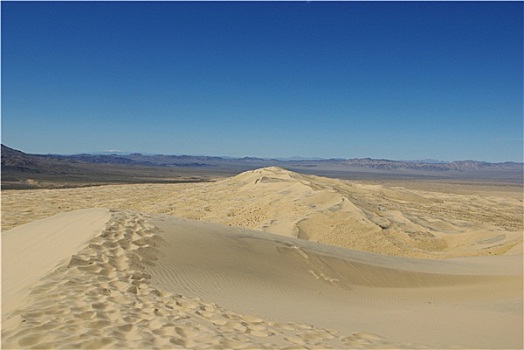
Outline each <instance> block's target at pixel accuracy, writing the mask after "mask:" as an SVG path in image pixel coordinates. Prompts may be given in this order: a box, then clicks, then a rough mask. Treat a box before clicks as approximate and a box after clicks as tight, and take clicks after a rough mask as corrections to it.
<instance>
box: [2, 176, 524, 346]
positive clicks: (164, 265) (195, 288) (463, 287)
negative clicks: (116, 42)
mask: <svg viewBox="0 0 524 350" xmlns="http://www.w3.org/2000/svg"><path fill="white" fill-rule="evenodd" d="M86 208H98V209H86ZM106 208H113V209H106ZM77 209H78V210H77ZM522 213H523V208H522V198H521V197H519V196H515V195H514V194H513V193H512V194H511V195H509V196H505V195H503V193H502V195H501V193H500V192H497V195H493V196H491V195H488V194H479V193H475V194H467V193H461V194H455V193H449V192H436V191H434V192H432V191H423V190H420V189H412V188H411V189H410V188H404V187H392V186H384V185H377V184H362V183H355V182H351V181H341V180H334V179H326V178H320V177H316V176H305V175H300V174H296V173H292V172H289V171H286V170H284V169H280V168H264V169H258V170H254V171H249V172H246V173H242V174H239V175H237V176H235V177H232V178H228V179H221V180H219V181H216V182H215V183H202V184H177V185H120V186H101V187H94V188H88V189H86V188H80V189H60V190H58V189H56V190H35V191H3V192H2V225H3V231H2V347H3V348H96V349H98V348H159V349H166V348H201V349H215V348H251V349H253V348H256V349H259V348H268V349H274V348H279V349H298V348H317V349H324V348H336V349H341V348H522V347H523V333H522V327H523V321H522V317H523V313H522V310H523V302H522V293H523V290H522V288H523V271H522V262H523V261H522V230H523V228H522ZM165 214H169V215H165ZM53 215H54V216H53ZM36 219H41V220H37V221H35V220H36ZM194 219H196V220H194ZM7 228H11V229H10V230H7V231H6V229H7ZM348 248H349V249H348ZM376 253H380V254H376ZM435 258H436V259H435Z"/></svg>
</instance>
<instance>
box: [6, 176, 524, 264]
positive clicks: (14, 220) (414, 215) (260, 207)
mask: <svg viewBox="0 0 524 350" xmlns="http://www.w3.org/2000/svg"><path fill="white" fill-rule="evenodd" d="M406 185H409V184H406ZM440 187H441V186H440ZM466 187H468V186H466ZM469 187H473V189H472V191H473V192H474V186H469ZM515 191H516V192H517V193H516V194H515V193H513V192H511V193H510V192H508V194H509V195H507V196H503V195H501V193H500V192H494V193H496V194H497V195H496V196H493V195H489V194H485V195H480V194H464V193H461V194H456V193H452V192H437V191H433V192H431V191H422V190H415V189H410V188H404V187H392V186H388V187H386V186H383V185H371V184H362V183H356V182H352V181H342V180H336V179H327V178H322V177H317V176H306V175H301V174H297V173H293V172H290V171H286V170H284V169H280V168H274V167H272V168H263V169H257V170H253V171H248V172H245V173H242V174H239V175H237V176H235V177H232V178H228V179H222V180H219V181H217V182H214V183H200V184H174V185H151V184H144V185H114V186H100V187H93V188H76V189H59V190H58V189H55V190H27V191H3V192H2V214H3V215H2V227H3V228H4V229H9V228H13V227H16V226H17V225H20V224H24V223H27V222H30V221H32V220H36V219H39V218H44V217H48V216H50V215H53V214H57V213H61V212H63V211H70V210H75V209H83V208H95V207H102V208H117V209H127V210H134V211H139V212H148V213H162V214H169V215H173V216H177V217H183V218H188V219H196V220H202V221H208V222H214V223H219V224H224V225H229V226H235V227H242V228H248V229H255V230H260V231H264V232H271V233H277V234H281V235H284V236H289V237H299V238H302V239H306V240H310V241H314V242H319V243H323V244H328V245H333V246H338V247H344V248H350V249H354V250H360V251H367V252H373V253H379V254H388V255H396V256H406V257H417V258H449V257H459V256H478V255H501V254H505V253H507V252H509V251H517V252H521V251H522V231H523V229H524V227H523V221H522V217H523V215H524V211H523V201H522V188H517V189H516V190H515Z"/></svg>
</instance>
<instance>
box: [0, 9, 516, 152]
mask: <svg viewBox="0 0 524 350" xmlns="http://www.w3.org/2000/svg"><path fill="white" fill-rule="evenodd" d="M1 7H2V143H4V144H6V145H8V146H11V147H15V148H18V149H20V150H23V151H25V152H30V153H65V154H69V153H80V152H94V151H103V150H108V149H113V150H114V149H118V150H126V151H137V152H151V153H164V154H206V155H227V156H241V157H242V156H258V157H288V156H304V157H324V158H330V157H342V158H357V157H371V158H389V159H426V158H433V159H441V160H464V159H475V160H487V161H522V157H523V63H522V62H523V24H522V23H523V3H522V2H504V3H498V2H431V3H422V2H381V3H374V2H330V3H317V2H268V3H260V2H256V3H254V2H219V3H213V2H184V3H177V2H154V3H146V2H125V3H124V2H45V3H41V2H5V1H2V3H1Z"/></svg>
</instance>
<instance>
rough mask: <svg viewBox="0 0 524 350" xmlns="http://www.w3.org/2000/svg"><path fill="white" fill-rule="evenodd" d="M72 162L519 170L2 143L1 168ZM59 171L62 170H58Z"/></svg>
mask: <svg viewBox="0 0 524 350" xmlns="http://www.w3.org/2000/svg"><path fill="white" fill-rule="evenodd" d="M75 163H95V164H120V165H140V166H148V167H223V166H236V167H239V168H243V166H242V165H244V166H245V167H247V168H252V167H253V166H257V167H264V166H282V167H292V168H296V167H303V168H315V167H322V168H326V167H332V168H333V167H335V168H337V169H343V168H347V169H353V170H354V169H357V168H360V169H368V170H385V171H402V170H420V171H439V172H446V171H475V170H522V169H523V163H517V162H504V163H489V162H482V161H473V160H466V161H453V162H443V161H437V160H416V161H396V160H388V159H371V158H357V159H321V158H302V157H291V158H284V159H282V158H281V159H265V158H256V157H244V158H229V157H211V156H190V155H144V154H141V153H123V152H119V153H114V154H107V153H102V154H100V153H98V154H88V153H85V154H74V155H58V154H48V155H42V154H26V153H23V152H21V151H18V150H14V149H12V148H9V147H7V146H5V145H2V170H5V169H16V170H19V171H25V172H41V171H45V170H46V169H47V170H49V168H56V167H57V166H58V167H60V168H62V167H64V166H67V165H70V164H75ZM62 170H63V169H62Z"/></svg>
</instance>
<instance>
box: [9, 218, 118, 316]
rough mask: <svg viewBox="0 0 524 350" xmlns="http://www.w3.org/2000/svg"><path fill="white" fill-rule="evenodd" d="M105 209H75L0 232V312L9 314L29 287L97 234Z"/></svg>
mask: <svg viewBox="0 0 524 350" xmlns="http://www.w3.org/2000/svg"><path fill="white" fill-rule="evenodd" d="M109 219H110V214H109V210H107V209H88V210H77V211H74V212H71V213H66V214H59V215H56V216H53V217H49V218H47V219H42V220H39V221H38V222H34V223H30V224H26V225H22V226H19V227H17V228H15V229H12V230H10V231H7V232H2V312H3V313H5V312H9V311H11V308H12V306H13V305H16V303H17V301H19V300H21V299H23V298H24V297H25V296H26V295H25V293H26V292H27V291H29V290H30V287H31V286H32V285H34V284H35V283H36V282H38V281H39V280H40V278H42V276H44V275H45V274H47V273H48V272H50V271H52V270H53V268H54V267H55V266H56V265H57V264H59V263H61V262H63V261H65V260H68V259H70V258H71V256H72V255H73V254H75V253H76V252H77V251H78V250H80V248H81V247H82V245H83V244H85V243H86V241H88V240H89V239H91V238H93V237H94V236H97V235H100V232H101V231H102V229H103V228H104V227H105V224H106V222H107V221H108V220H109Z"/></svg>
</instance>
